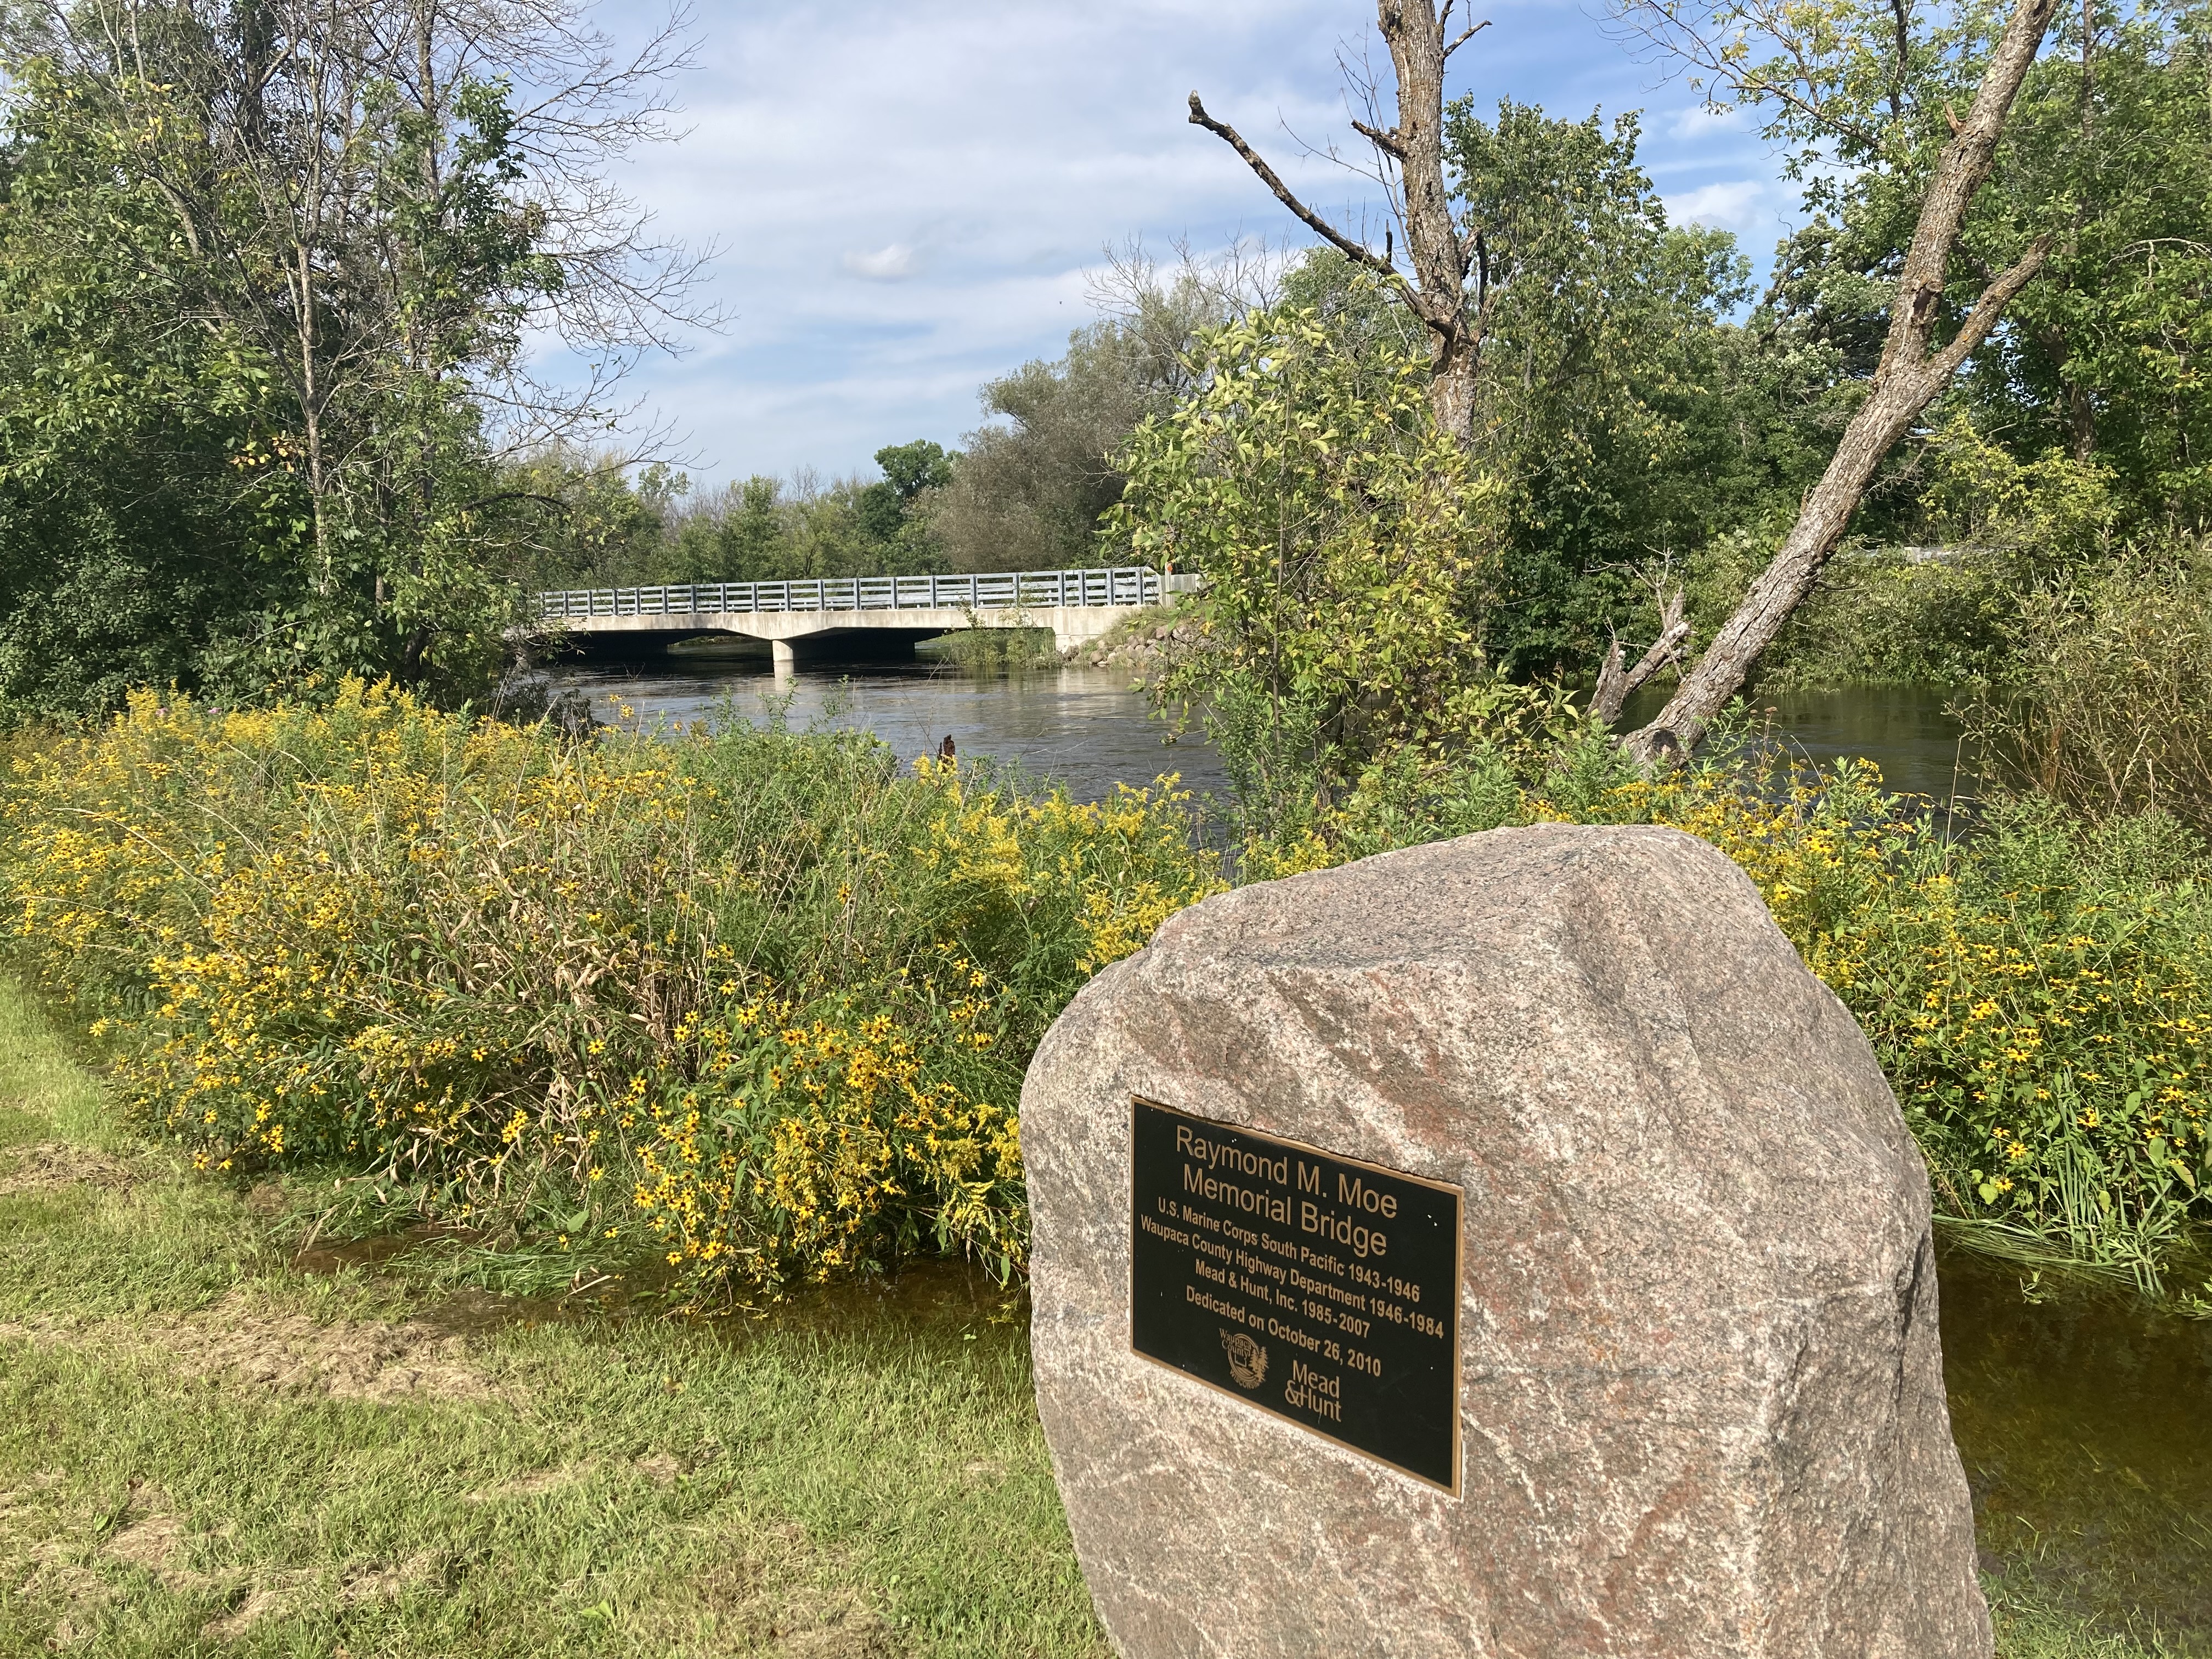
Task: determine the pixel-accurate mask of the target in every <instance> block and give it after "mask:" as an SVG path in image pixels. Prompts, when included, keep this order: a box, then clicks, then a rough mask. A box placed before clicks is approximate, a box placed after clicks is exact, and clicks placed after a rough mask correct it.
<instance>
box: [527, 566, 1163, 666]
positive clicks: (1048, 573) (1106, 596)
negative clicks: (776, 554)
mask: <svg viewBox="0 0 2212 1659" xmlns="http://www.w3.org/2000/svg"><path fill="white" fill-rule="evenodd" d="M1196 585H1197V583H1196V579H1195V578H1193V577H1188V576H1170V577H1166V578H1163V577H1162V576H1161V575H1160V574H1159V573H1158V571H1156V570H1146V569H1138V568H1128V567H1123V568H1116V569H1110V570H1022V571H1008V572H1006V573H1004V574H1000V575H993V576H860V577H847V578H845V579H843V580H820V581H796V582H703V583H694V584H692V585H690V586H683V587H597V588H572V589H568V590H565V591H562V592H551V593H540V594H539V595H538V607H539V611H540V612H541V614H542V615H543V616H544V618H545V620H546V621H547V622H548V623H550V624H552V625H553V626H554V627H555V628H557V629H560V630H562V632H564V633H566V634H568V635H570V636H571V637H572V638H574V640H575V641H577V642H578V643H580V644H581V645H583V646H584V647H585V648H586V650H587V651H590V650H594V649H596V650H599V651H621V652H623V653H637V652H640V651H644V650H650V649H658V648H659V647H665V646H669V645H673V644H675V643H676V642H677V641H679V640H689V639H696V638H699V637H701V636H702V635H713V634H726V635H738V636H739V637H741V638H744V639H750V640H759V641H764V642H765V643H766V644H767V645H768V647H769V649H770V651H771V652H772V653H774V655H775V665H776V668H777V670H778V671H783V670H786V669H788V668H790V667H792V666H793V665H796V664H798V663H800V662H804V661H805V660H807V659H809V658H814V657H822V658H837V657H854V656H866V655H878V654H882V653H884V652H885V651H886V650H887V649H888V650H890V651H894V652H896V653H900V654H904V653H908V652H911V651H912V650H913V648H914V647H915V643H916V642H917V641H921V640H927V639H933V638H935V637H937V636H938V635H942V634H951V633H957V632H958V631H960V630H961V629H969V628H1049V629H1052V637H1053V642H1054V644H1055V645H1057V646H1058V647H1060V649H1061V650H1063V651H1065V650H1066V649H1067V648H1068V647H1070V646H1072V645H1079V644H1080V643H1082V642H1083V641H1085V640H1094V639H1097V637H1098V636H1099V635H1102V634H1103V633H1105V632H1106V630H1107V629H1109V628H1111V627H1113V625H1114V624H1115V623H1117V622H1119V621H1120V620H1121V618H1122V617H1127V616H1128V615H1130V614H1132V613H1133V612H1134V611H1139V610H1140V609H1142V608H1143V607H1144V606H1146V605H1158V603H1159V602H1160V600H1161V598H1162V596H1163V594H1164V592H1176V591H1179V590H1181V589H1183V588H1186V587H1194V586H1196Z"/></svg>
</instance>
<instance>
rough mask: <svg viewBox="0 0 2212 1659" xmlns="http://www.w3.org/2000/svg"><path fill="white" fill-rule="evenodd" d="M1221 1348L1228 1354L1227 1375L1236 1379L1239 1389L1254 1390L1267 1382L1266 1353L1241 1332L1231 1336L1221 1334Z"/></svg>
mask: <svg viewBox="0 0 2212 1659" xmlns="http://www.w3.org/2000/svg"><path fill="white" fill-rule="evenodd" d="M1221 1346H1222V1347H1223V1348H1224V1349H1225V1350H1226V1351H1227V1352H1228V1354H1229V1374H1230V1376H1233V1377H1235V1378H1236V1379H1237V1387H1238V1388H1240V1389H1256V1388H1258V1387H1259V1386H1260V1385H1261V1383H1265V1382H1266V1381H1267V1350H1266V1349H1265V1348H1263V1347H1261V1346H1260V1345H1259V1344H1258V1343H1257V1342H1255V1341H1254V1340H1252V1338H1251V1336H1250V1335H1249V1334H1248V1333H1246V1332H1243V1331H1239V1332H1237V1334H1235V1335H1234V1336H1231V1334H1229V1333H1228V1332H1227V1331H1224V1332H1222V1334H1221Z"/></svg>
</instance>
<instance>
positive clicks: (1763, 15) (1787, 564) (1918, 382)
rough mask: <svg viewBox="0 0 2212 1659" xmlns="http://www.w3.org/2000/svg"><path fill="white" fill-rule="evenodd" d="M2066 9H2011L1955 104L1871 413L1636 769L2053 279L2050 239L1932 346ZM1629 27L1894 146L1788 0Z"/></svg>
mask: <svg viewBox="0 0 2212 1659" xmlns="http://www.w3.org/2000/svg"><path fill="white" fill-rule="evenodd" d="M2056 12H2057V0H2015V4H2014V7H2013V9H2012V12H2011V14H2010V15H2009V16H2008V18H2007V20H2006V22H2005V25H2004V28H2003V31H2002V33H2001V34H2000V36H1999V37H1998V39H1997V40H1996V45H1995V46H1994V48H1993V49H1992V50H1991V52H1990V57H1989V60H1988V63H1987V64H1986V66H1985V67H1984V70H1983V71H1982V77H1981V81H1980V83H1979V85H1978V87H1977V88H1976V90H1975V93H1974V96H1973V100H1972V105H1971V106H1969V108H1968V111H1967V113H1966V118H1965V119H1964V120H1963V121H1962V120H1960V118H1958V116H1957V115H1956V113H1955V112H1954V111H1953V110H1952V109H1951V107H1950V106H1948V105H1946V106H1944V108H1943V114H1944V117H1945V119H1946V120H1947V122H1948V125H1949V126H1950V129H1951V138H1950V141H1949V142H1948V143H1946V144H1945V145H1944V146H1943V147H1942V151H1941V153H1940V154H1939V155H1938V156H1937V158H1936V164H1935V167H1934V171H1933V174H1932V176H1931V178H1930V179H1929V184H1928V186H1927V190H1926V193H1925V194H1924V195H1923V197H1922V199H1921V204H1920V215H1919V220H1918V222H1917V224H1916V226H1915V227H1914V229H1913V234H1912V241H1911V246H1910V247H1909V249H1908V250H1907V252H1906V254H1905V262H1904V265H1903V267H1902V269H1901V270H1900V271H1899V276H1898V283H1897V293H1896V297H1895V299H1894V300H1893V301H1892V304H1891V307H1890V317H1889V334H1888V337H1887V341H1886V342H1885V343H1884V345H1883V347H1882V354H1881V362H1880V363H1879V365H1878V366H1877V367H1876V368H1875V374H1874V379H1873V382H1872V384H1871V385H1870V386H1869V388H1868V392H1867V398H1866V401H1865V402H1864V403H1863V404H1861V405H1860V407H1859V410H1858V412H1857V414H1855V415H1854V416H1852V417H1851V420H1850V424H1849V425H1848V426H1847V427H1846V428H1844V435H1843V441H1841V442H1840V443H1839V444H1838V446H1837V448H1836V453H1835V455H1834V456H1833V458H1832V459H1831V460H1830V461H1829V463H1828V466H1827V470H1826V471H1825V472H1823V473H1822V474H1821V476H1820V483H1817V484H1815V485H1814V487H1813V489H1812V490H1811V491H1810V492H1809V493H1808V495H1806V497H1805V500H1804V502H1803V504H1802V507H1800V508H1799V510H1798V514H1797V520H1796V523H1795V524H1794V525H1793V526H1791V527H1790V533H1789V534H1788V535H1787V536H1786V537H1785V538H1784V539H1783V543H1782V546H1781V549H1780V550H1779V551H1778V552H1777V553H1776V554H1775V556H1774V559H1773V562H1771V564H1769V565H1768V566H1767V568H1766V569H1765V572H1764V573H1763V574H1760V576H1759V579H1758V580H1756V581H1754V582H1753V584H1752V586H1751V589H1750V591H1749V592H1747V594H1746V595H1745V596H1744V598H1743V600H1742V602H1741V604H1740V605H1738V606H1737V607H1736V611H1735V614H1734V615H1733V616H1731V617H1729V620H1728V621H1727V623H1724V624H1723V626H1722V628H1721V629H1720V630H1719V632H1718V633H1717V635H1715V636H1714V639H1713V642H1712V644H1711V647H1708V648H1707V650H1706V651H1705V654H1704V655H1703V656H1702V657H1701V658H1699V660H1698V663H1697V665H1696V666H1695V667H1693V668H1692V670H1691V671H1689V672H1688V673H1687V674H1686V675H1685V676H1684V677H1683V679H1682V682H1681V684H1680V686H1679V687H1677V688H1676V690H1675V692H1674V696H1672V697H1671V698H1669V699H1668V702H1667V706H1666V707H1665V708H1663V709H1662V710H1661V711H1660V713H1659V714H1658V716H1657V718H1656V719H1655V720H1652V721H1651V723H1650V725H1648V726H1644V727H1643V728H1642V729H1641V730H1639V731H1638V732H1634V733H1632V734H1631V735H1630V737H1629V738H1627V739H1626V746H1627V747H1628V749H1629V750H1630V751H1631V752H1632V753H1633V754H1635V755H1637V756H1638V757H1640V758H1642V759H1644V760H1646V761H1650V760H1652V759H1654V758H1656V757H1661V756H1663V755H1666V754H1668V753H1673V752H1680V751H1685V750H1689V749H1692V748H1694V747H1695V746H1696V744H1697V743H1698V741H1699V738H1702V737H1703V736H1704V734H1705V730H1706V728H1707V727H1708V726H1710V725H1711V722H1712V720H1713V719H1714V717H1715V716H1716V715H1717V714H1719V713H1720V712H1721V710H1722V709H1723V708H1726V707H1727V706H1728V703H1729V700H1730V699H1731V698H1733V697H1734V696H1735V694H1736V693H1737V691H1738V690H1741V688H1742V686H1743V684H1744V681H1745V679H1746V678H1747V676H1748V674H1749V673H1750V671H1751V668H1752V665H1753V664H1754V663H1756V662H1757V661H1758V660H1759V653H1761V652H1763V651H1765V649H1766V647H1768V646H1770V645H1771V644H1772V643H1773V642H1774V640H1775V637H1776V636H1777V635H1778V634H1779V633H1780V632H1781V631H1782V627H1783V624H1784V623H1786V622H1788V621H1789V619H1790V613H1791V612H1792V611H1795V610H1796V608H1797V606H1798V605H1800V604H1801V603H1802V602H1803V600H1804V599H1805V597H1806V595H1807V594H1808V593H1809V592H1812V589H1813V585H1814V581H1815V580H1816V579H1817V578H1818V577H1819V575H1820V570H1821V568H1822V567H1823V566H1825V565H1826V563H1827V562H1828V560H1829V558H1830V557H1831V556H1832V555H1833V554H1834V552H1835V550H1836V548H1837V546H1838V544H1840V543H1841V542H1842V540H1843V538H1844V531H1845V529H1846V528H1847V527H1848V526H1849V525H1850V520H1851V515H1852V513H1854V512H1856V511H1857V508H1858V505H1859V502H1860V500H1861V499H1862V498H1863V496H1864V495H1865V493H1866V488H1867V484H1868V483H1869V480H1870V479H1871V478H1872V477H1874V472H1875V467H1876V466H1877V465H1880V464H1881V459H1882V457H1883V456H1884V455H1886V454H1887V453H1889V450H1890V448H1891V447H1892V446H1893V445H1894V444H1895V443H1896V442H1897V441H1898V440H1899V438H1901V437H1903V436H1904V435H1905V432H1906V431H1907V430H1908V429H1909V428H1911V425H1912V422H1914V421H1915V420H1916V419H1917V418H1918V416H1919V415H1920V413H1921V411H1922V410H1924V409H1926V408H1927V407H1928V405H1929V403H1930V402H1932V401H1933V400H1934V399H1935V398H1936V394H1937V393H1939V392H1942V390H1943V388H1944V386H1947V385H1948V383H1949V382H1950V380H1951V378H1952V376H1954V374H1957V373H1958V371H1959V369H1960V366H1961V365H1963V364H1964V363H1965V362H1966V359H1967V357H1968V356H1971V355H1972V352H1973V351H1974V349H1976V348H1977V347H1978V346H1979V345H1980V344H1981V343H1982V342H1983V341H1984V340H1986V339H1987V338H1988V337H1989V335H1990V330H1991V329H1993V328H1994V327H1996V323H1997V319H1999V318H2000V317H2002V315H2003V314H2004V310H2005V307H2007V306H2008V305H2010V304H2011V303H2012V301H2013V300H2014V299H2015V297H2016V296H2017V295H2019V293H2020V291H2021V289H2024V288H2025V287H2027V284H2028V283H2029V282H2030V281H2031V280H2032V279H2033V277H2034V276H2035V274H2036V272H2037V271H2038V270H2039V269H2040V268H2041V267H2042V264H2043V261H2044V258H2045V255H2046V254H2047V253H2048V252H2050V248H2051V238H2050V237H2049V236H2047V235H2045V236H2039V237H2037V238H2036V239H2035V240H2033V241H2032V242H2030V243H2029V244H2028V246H2027V249H2026V250H2025V251H2024V252H2022V253H2021V256H2020V258H2018V259H2016V260H2015V262H2014V263H2013V264H2011V265H2010V266H2009V267H2008V268H2007V269H2006V270H2002V271H2000V272H1998V273H1997V274H1996V276H1993V277H1991V278H1990V280H1989V282H1988V283H1986V285H1985V286H1984V288H1983V289H1982V291H1981V294H1980V295H1979V296H1978V298H1977V299H1976V300H1975V301H1974V302H1973V304H1972V306H1971V307H1969V308H1968V310H1967V313H1966V317H1965V318H1964V319H1963V320H1962V321H1961V322H1960V325H1959V326H1958V329H1957V331H1956V332H1954V334H1953V335H1952V337H1950V339H1949V340H1948V341H1947V342H1944V343H1941V344H1938V343H1937V342H1936V326H1937V324H1938V322H1939V320H1940V319H1941V317H1942V310H1943V295H1944V289H1945V286H1946V281H1947V278H1948V272H1949V268H1950V264H1951V257H1952V253H1953V251H1954V249H1955V247H1956V246H1957V244H1958V240H1959V234H1960V227H1961V226H1962V225H1963V224H1964V222H1965V221H1966V212H1967V210H1968V209H1969V208H1970V207H1971V206H1972V204H1973V200H1974V197H1975V194H1976V192H1977V191H1979V190H1980V189H1981V186H1982V185H1983V183H1984V180H1986V179H1988V178H1989V176H1990V168H1991V167H1992V166H1993V165H1994V164H1995V161H1996V149H1997V142H1998V140H1999V138H2000V137H2002V134H2003V131H2004V125H2005V121H2006V119H2007V118H2008V116H2009V114H2010V112H2011V110H2012V106H2013V101H2014V100H2015V98H2016V97H2017V96H2018V94H2019V92H2020V88H2021V82H2022V81H2024V80H2025V79H2026V78H2027V72H2028V70H2029V68H2030V66H2031V65H2032V64H2033V63H2034V61H2035V57H2036V53H2037V52H2038V51H2039V49H2040V47H2041V45H2042V42H2043V38H2044V35H2045V33H2046V32H2047V31H2048V30H2049V28H2050V27H2051V20H2052V18H2053V16H2054V15H2056ZM1624 15H1626V16H1627V17H1628V18H1629V19H1630V20H1631V21H1632V23H1633V24H1634V25H1635V26H1636V27H1638V29H1639V30H1640V31H1641V32H1642V33H1644V34H1645V35H1646V37H1647V38H1649V39H1650V40H1655V41H1657V42H1658V43H1660V44H1661V45H1662V46H1664V47H1666V48H1667V49H1668V50H1669V51H1671V52H1676V53H1678V54H1680V55H1681V56H1683V57H1684V58H1687V59H1688V61H1689V62H1690V63H1691V64H1692V65H1693V66H1695V67H1696V68H1697V69H1699V70H1700V71H1701V72H1702V73H1703V74H1705V76H1709V77H1711V82H1714V83H1717V84H1719V85H1721V86H1723V87H1727V88H1731V89H1733V90H1734V91H1735V92H1736V93H1737V94H1739V95H1741V96H1743V97H1746V98H1750V99H1759V100H1770V101H1772V102H1776V103H1778V104H1780V105H1782V106H1784V108H1785V109H1787V110H1789V111H1790V112H1792V114H1793V118H1794V119H1795V121H1796V125H1798V127H1799V130H1800V131H1823V132H1826V133H1827V134H1829V135H1831V136H1834V137H1841V138H1843V139H1844V140H1846V141H1847V142H1849V143H1851V144H1852V145H1854V146H1855V147H1857V149H1859V150H1860V151H1861V152H1862V153H1865V154H1871V155H1881V154H1884V153H1885V152H1886V151H1887V150H1888V149H1890V148H1891V147H1890V145H1889V144H1888V143H1887V138H1886V135H1885V134H1884V133H1883V132H1882V131H1879V130H1877V129H1876V128H1875V127H1874V126H1871V125H1869V120H1870V119H1872V118H1878V116H1875V115H1870V113H1869V112H1868V111H1866V110H1864V109H1861V108H1855V107H1854V106H1853V104H1852V100H1851V99H1850V95H1849V93H1848V86H1849V82H1848V77H1845V76H1841V75H1836V76H1832V77H1830V76H1827V74H1826V71H1824V70H1820V69H1819V68H1817V67H1808V61H1809V60H1810V59H1811V58H1813V57H1814V56H1815V55H1817V49H1816V48H1814V47H1811V46H1807V45H1806V44H1805V43H1804V42H1803V41H1802V39H1797V38H1794V31H1795V29H1796V23H1795V22H1794V21H1792V19H1791V15H1790V8H1789V6H1788V4H1787V3H1786V0H1741V3H1739V4H1738V5H1736V6H1735V7H1734V8H1732V9H1724V10H1723V12H1722V13H1721V14H1718V15H1717V16H1718V17H1719V18H1720V19H1722V20H1723V21H1724V24H1725V26H1724V27H1714V26H1712V25H1709V24H1706V23H1705V21H1703V14H1702V13H1699V14H1698V18H1699V21H1695V22H1693V21H1691V17H1692V14H1691V12H1690V10H1689V9H1688V8H1687V7H1686V6H1683V5H1679V4H1677V3H1675V0H1638V4H1637V5H1635V6H1632V8H1630V9H1628V10H1626V12H1625V13H1624ZM1905 16H1906V11H1905V8H1903V7H1902V6H1899V8H1898V9H1897V11H1896V21H1897V33H1896V37H1895V38H1896V47H1895V50H1896V52H1897V54H1898V57H1899V63H1898V65H1897V73H1896V75H1895V76H1894V78H1893V82H1892V84H1891V88H1890V89H1889V90H1888V91H1887V93H1886V94H1885V95H1884V96H1883V98H1882V100H1881V102H1882V103H1883V104H1885V105H1886V106H1887V109H1888V112H1889V119H1890V120H1891V121H1896V120H1899V119H1901V118H1902V109H1903V98H1902V94H1900V93H1899V92H1898V91H1897V90H1896V88H1899V87H1901V86H1902V85H1903V83H1904V81H1905V76H1906V74H1907V72H1908V70H1910V68H1911V64H1910V63H1909V62H1908V59H1909V58H1910V57H1911V52H1912V47H1911V41H1910V39H1909V36H1908V34H1907V32H1906V27H1905ZM1753 32H1764V33H1765V34H1766V35H1767V36H1768V38H1770V39H1772V40H1776V41H1778V42H1779V43H1780V44H1781V45H1782V46H1783V47H1784V51H1783V53H1782V55H1781V56H1780V57H1779V58H1778V59H1777V60H1775V63H1774V64H1766V65H1756V66H1754V65H1750V64H1748V60H1747V57H1746V55H1745V53H1744V52H1743V50H1742V46H1741V42H1742V40H1743V39H1744V37H1745V35H1746V33H1753Z"/></svg>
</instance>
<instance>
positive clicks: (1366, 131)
mask: <svg viewBox="0 0 2212 1659" xmlns="http://www.w3.org/2000/svg"><path fill="white" fill-rule="evenodd" d="M1352 131H1355V132H1357V133H1358V135H1359V136H1360V137H1363V138H1364V139H1365V140H1366V141H1367V142H1368V143H1370V144H1372V145H1374V146H1375V148H1376V149H1379V150H1384V151H1387V152H1389V154H1390V155H1395V156H1396V157H1397V158H1398V159H1399V160H1400V161H1404V160H1405V159H1406V141H1405V140H1404V139H1402V138H1401V137H1399V136H1398V135H1397V134H1396V133H1395V132H1385V131H1383V130H1382V128H1380V127H1370V126H1369V125H1367V123H1366V122H1364V121H1354V122H1353V123H1352Z"/></svg>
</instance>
